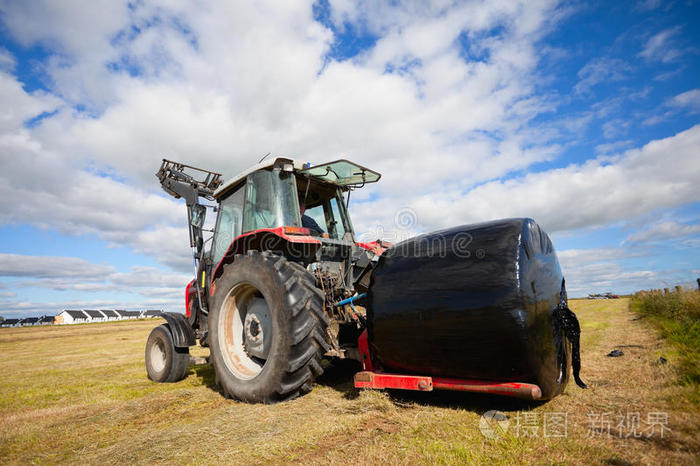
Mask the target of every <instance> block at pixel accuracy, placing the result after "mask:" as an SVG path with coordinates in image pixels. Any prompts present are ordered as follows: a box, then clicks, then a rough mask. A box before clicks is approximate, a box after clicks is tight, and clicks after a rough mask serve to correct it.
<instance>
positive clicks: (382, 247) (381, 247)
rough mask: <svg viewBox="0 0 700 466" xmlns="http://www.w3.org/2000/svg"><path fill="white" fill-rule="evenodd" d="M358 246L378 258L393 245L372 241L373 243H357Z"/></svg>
mask: <svg viewBox="0 0 700 466" xmlns="http://www.w3.org/2000/svg"><path fill="white" fill-rule="evenodd" d="M355 244H356V245H357V246H359V247H361V248H362V249H366V250H368V251H370V252H372V253H374V254H375V255H377V256H381V255H382V254H383V253H384V251H386V250H387V249H388V248H390V247H391V246H393V245H392V244H391V243H387V242H381V243H380V242H379V241H372V242H371V243H355Z"/></svg>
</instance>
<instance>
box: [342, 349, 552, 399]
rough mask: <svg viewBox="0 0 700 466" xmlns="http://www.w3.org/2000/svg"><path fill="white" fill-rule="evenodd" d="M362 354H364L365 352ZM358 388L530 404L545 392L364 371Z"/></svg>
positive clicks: (534, 387) (522, 386)
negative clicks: (442, 392) (448, 392)
mask: <svg viewBox="0 0 700 466" xmlns="http://www.w3.org/2000/svg"><path fill="white" fill-rule="evenodd" d="M360 353H362V350H361V349H360ZM363 359H364V358H363ZM355 387H356V388H375V389H382V388H393V389H400V390H418V391H424V392H425V391H431V390H433V389H435V390H457V391H463V392H476V393H489V394H492V395H502V396H510V397H514V398H523V399H526V400H539V399H540V398H541V397H542V390H540V387H538V386H537V385H534V384H530V383H518V382H505V383H501V382H485V381H481V380H461V379H447V378H442V377H429V376H420V375H401V374H384V373H381V372H371V371H363V372H358V373H357V374H355Z"/></svg>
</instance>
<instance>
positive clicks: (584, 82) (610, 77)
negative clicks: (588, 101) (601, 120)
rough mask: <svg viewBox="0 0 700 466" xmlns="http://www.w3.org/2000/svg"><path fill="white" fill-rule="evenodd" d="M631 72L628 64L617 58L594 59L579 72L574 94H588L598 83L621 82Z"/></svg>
mask: <svg viewBox="0 0 700 466" xmlns="http://www.w3.org/2000/svg"><path fill="white" fill-rule="evenodd" d="M631 70H632V67H631V66H630V65H629V64H628V63H626V62H624V61H623V60H620V59H618V58H607V57H600V58H594V59H593V60H591V61H589V62H588V63H586V65H585V66H584V67H583V68H581V69H580V70H579V72H578V77H579V81H578V83H576V85H575V86H574V92H575V93H577V94H590V93H591V90H592V89H593V87H594V86H596V85H598V84H600V83H610V82H612V81H622V80H623V79H625V78H626V76H627V74H628V73H629V72H630V71H631Z"/></svg>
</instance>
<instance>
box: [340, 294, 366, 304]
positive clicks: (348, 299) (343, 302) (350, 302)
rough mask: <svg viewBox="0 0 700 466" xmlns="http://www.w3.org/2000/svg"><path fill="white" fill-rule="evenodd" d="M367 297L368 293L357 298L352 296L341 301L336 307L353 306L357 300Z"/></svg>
mask: <svg viewBox="0 0 700 466" xmlns="http://www.w3.org/2000/svg"><path fill="white" fill-rule="evenodd" d="M365 296H367V293H362V294H358V295H356V296H352V297H350V298H347V299H344V300H342V301H339V302H337V303H335V305H336V306H345V305H346V304H350V305H352V302H353V301H355V300H356V299H360V298H364V297H365Z"/></svg>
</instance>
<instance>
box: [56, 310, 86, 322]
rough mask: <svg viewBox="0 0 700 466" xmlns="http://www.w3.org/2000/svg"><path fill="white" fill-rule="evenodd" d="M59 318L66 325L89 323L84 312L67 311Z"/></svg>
mask: <svg viewBox="0 0 700 466" xmlns="http://www.w3.org/2000/svg"><path fill="white" fill-rule="evenodd" d="M58 316H59V317H60V320H61V321H62V323H64V324H84V323H87V322H89V318H88V316H87V314H85V313H84V312H83V311H76V310H69V309H66V310H65V311H63V312H61V313H60V314H59V315H58Z"/></svg>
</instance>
